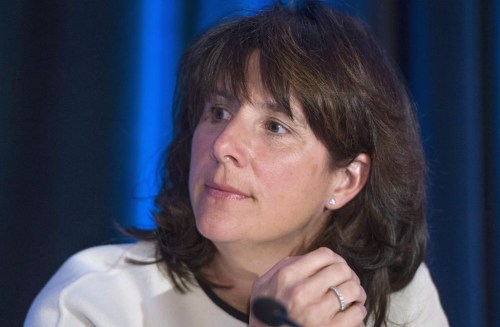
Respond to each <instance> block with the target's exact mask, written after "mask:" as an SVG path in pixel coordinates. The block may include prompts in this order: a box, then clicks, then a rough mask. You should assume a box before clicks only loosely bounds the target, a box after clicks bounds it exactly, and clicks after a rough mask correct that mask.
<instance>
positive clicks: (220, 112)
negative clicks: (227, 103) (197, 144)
mask: <svg viewBox="0 0 500 327" xmlns="http://www.w3.org/2000/svg"><path fill="white" fill-rule="evenodd" d="M210 118H211V119H212V121H213V122H219V121H223V120H229V119H231V113H230V112H229V111H228V110H226V109H224V108H222V107H219V106H213V107H210Z"/></svg>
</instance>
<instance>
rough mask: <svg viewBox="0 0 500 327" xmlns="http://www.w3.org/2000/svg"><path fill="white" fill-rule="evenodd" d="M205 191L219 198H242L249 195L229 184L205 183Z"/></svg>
mask: <svg viewBox="0 0 500 327" xmlns="http://www.w3.org/2000/svg"><path fill="white" fill-rule="evenodd" d="M205 188H206V191H207V193H208V194H209V195H210V196H212V197H214V198H216V199H221V200H244V199H247V198H249V197H250V196H249V195H247V194H245V193H244V192H242V191H240V190H238V189H237V188H234V187H232V186H229V185H218V184H205Z"/></svg>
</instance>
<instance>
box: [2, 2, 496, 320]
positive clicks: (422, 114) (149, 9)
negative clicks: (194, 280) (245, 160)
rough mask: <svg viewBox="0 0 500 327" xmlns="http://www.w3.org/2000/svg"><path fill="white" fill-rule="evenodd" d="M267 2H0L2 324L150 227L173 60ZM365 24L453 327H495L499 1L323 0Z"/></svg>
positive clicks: (165, 140)
mask: <svg viewBox="0 0 500 327" xmlns="http://www.w3.org/2000/svg"><path fill="white" fill-rule="evenodd" d="M270 2H271V1H249V0H248V1H243V0H240V1H229V0H226V1H225V0H187V1H181V0H178V1H173V0H172V1H167V0H164V1H160V0H142V1H140V0H85V1H81V0H64V1H63V0H59V1H57V0H54V1H46V0H4V1H1V2H0V224H1V225H0V260H1V262H0V304H1V306H0V324H1V325H6V326H17V325H21V324H22V322H23V319H24V316H25V314H26V312H27V310H28V308H29V305H30V303H31V301H32V300H33V298H34V297H35V295H36V294H37V293H38V291H39V290H40V289H41V288H42V287H43V285H44V284H45V283H46V282H47V280H48V279H49V278H50V276H51V275H52V274H54V272H55V271H56V270H57V269H58V267H59V266H60V265H61V264H62V263H63V262H64V260H65V259H66V258H68V256H70V255H71V254H73V253H75V252H76V251H78V250H80V249H83V248H86V247H89V246H93V245H100V244H107V243H114V242H124V241H129V240H127V239H126V238H125V237H123V236H122V234H121V233H120V232H119V228H118V226H130V225H136V226H140V227H151V226H152V224H151V220H150V218H149V211H150V210H151V209H152V199H153V197H154V194H155V190H156V187H157V184H156V183H157V181H156V175H157V163H158V160H159V158H161V155H162V151H163V149H164V147H165V146H166V145H167V144H168V141H169V138H170V134H171V120H170V118H171V114H170V103H171V99H172V92H173V87H174V84H173V83H174V77H175V72H176V66H177V62H178V59H179V57H180V55H181V53H182V51H183V49H184V48H185V46H186V44H187V43H189V42H190V41H191V40H192V39H193V37H194V36H196V35H197V34H199V33H200V32H201V31H203V30H205V29H206V28H207V27H208V26H210V25H211V24H213V23H214V22H215V21H217V20H218V19H220V18H222V17H225V16H228V15H234V14H244V13H246V12H249V11H250V12H251V11H253V10H255V9H257V8H260V7H261V6H263V5H266V4H268V3H270ZM327 2H329V3H330V4H332V6H334V7H336V8H337V9H339V10H341V11H344V12H346V13H348V14H351V15H354V16H357V17H360V18H361V19H363V20H365V21H366V22H367V23H368V24H369V25H370V26H371V27H372V28H373V30H374V32H375V33H376V34H377V36H378V37H379V39H380V41H381V43H383V44H384V45H385V47H386V48H387V50H388V51H389V53H390V54H391V55H392V57H393V58H394V60H395V61H396V62H397V63H398V65H399V66H400V69H401V70H402V72H403V74H404V76H405V77H406V79H407V81H408V86H409V88H410V90H411V92H412V94H413V96H414V98H415V102H416V103H417V108H418V115H419V118H420V121H421V125H422V134H423V142H424V146H425V150H426V155H427V160H428V164H429V168H430V173H429V183H428V185H429V188H428V189H429V210H428V222H429V228H430V245H429V249H428V255H427V262H428V264H429V266H430V268H431V272H432V275H433V277H434V280H435V282H436V284H437V286H438V288H439V291H440V294H441V299H442V302H443V305H444V308H445V310H446V312H447V314H448V317H449V320H450V323H451V325H452V326H498V321H500V280H499V278H498V276H500V254H499V252H500V208H499V206H500V176H499V169H498V167H499V166H500V3H499V1H495V0H483V1H474V0H449V1H446V0H427V1H424V0H406V1H405V0H400V1H398V0H378V1H372V0H353V1H349V0H343V1H340V0H339V1H327Z"/></svg>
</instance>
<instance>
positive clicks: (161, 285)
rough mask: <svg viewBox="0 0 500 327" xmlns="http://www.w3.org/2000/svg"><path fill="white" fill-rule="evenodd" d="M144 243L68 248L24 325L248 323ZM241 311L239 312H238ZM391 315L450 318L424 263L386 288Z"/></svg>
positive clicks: (426, 321)
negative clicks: (185, 287)
mask: <svg viewBox="0 0 500 327" xmlns="http://www.w3.org/2000/svg"><path fill="white" fill-rule="evenodd" d="M126 259H133V260H139V261H152V260H154V247H153V245H152V244H150V243H145V242H139V243H136V244H122V245H106V246H99V247H95V248H90V249H87V250H84V251H82V252H79V253H77V254H76V255H74V256H72V257H71V258H70V259H69V260H68V261H67V262H66V263H65V264H64V265H63V266H62V267H61V268H60V269H59V271H58V272H57V273H56V274H55V275H54V276H53V277H52V279H51V280H50V281H49V282H48V284H47V285H46V286H45V287H44V288H43V290H42V291H41V292H40V294H39V295H38V296H37V297H36V299H35V301H34V302H33V304H32V306H31V308H30V310H29V312H28V316H27V317H26V321H25V326H28V327H29V326H37V327H39V326H51V327H52V326H106V327H110V326H120V327H125V326H162V327H165V326H167V327H177V326H196V327H197V326H200V327H201V326H203V327H205V326H206V327H209V326H214V327H215V326H217V327H221V326H223V327H241V326H247V323H245V322H244V321H243V320H244V315H242V314H241V313H240V314H238V313H237V312H236V310H234V309H232V308H230V307H228V306H227V305H225V304H224V303H222V304H221V303H220V302H218V304H216V303H215V302H214V301H213V300H212V299H211V297H209V296H208V295H207V293H205V292H204V291H203V290H202V289H201V288H200V287H198V286H193V287H191V292H188V293H186V294H181V293H179V292H177V291H175V290H174V288H173V286H172V283H171V282H170V280H169V279H168V277H166V276H165V274H164V273H163V272H162V271H161V269H159V267H158V266H157V265H156V264H147V265H137V264H134V263H130V262H128V261H127V260H126ZM238 318H239V319H238ZM389 322H394V323H397V324H403V323H404V325H405V326H407V327H411V326H431V327H432V326H448V322H447V319H446V316H445V314H444V311H443V309H442V307H441V303H440V301H439V296H438V293H437V291H436V288H435V286H434V284H433V282H432V280H431V277H430V275H429V271H428V269H427V267H426V266H425V265H422V266H421V267H420V268H419V269H418V271H417V274H416V275H415V278H414V279H413V281H412V282H411V283H410V284H409V285H408V286H407V287H406V288H404V289H403V290H401V291H399V292H397V293H394V294H392V295H391V304H390V310H389Z"/></svg>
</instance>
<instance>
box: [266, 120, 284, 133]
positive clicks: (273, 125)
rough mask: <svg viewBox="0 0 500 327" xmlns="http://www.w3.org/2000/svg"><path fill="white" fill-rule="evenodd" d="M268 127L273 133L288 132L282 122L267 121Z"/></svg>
mask: <svg viewBox="0 0 500 327" xmlns="http://www.w3.org/2000/svg"><path fill="white" fill-rule="evenodd" d="M266 128H267V130H268V131H270V132H271V133H273V134H285V133H288V129H287V128H286V127H285V126H284V125H283V124H282V123H280V122H277V121H274V120H270V121H268V122H267V123H266Z"/></svg>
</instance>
